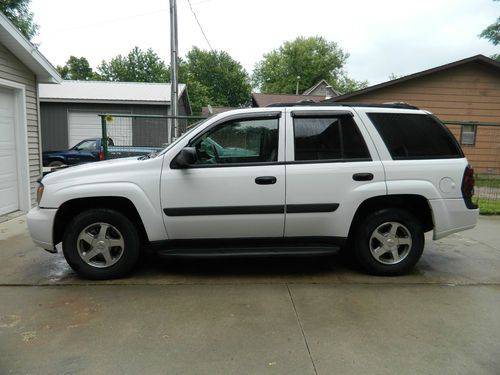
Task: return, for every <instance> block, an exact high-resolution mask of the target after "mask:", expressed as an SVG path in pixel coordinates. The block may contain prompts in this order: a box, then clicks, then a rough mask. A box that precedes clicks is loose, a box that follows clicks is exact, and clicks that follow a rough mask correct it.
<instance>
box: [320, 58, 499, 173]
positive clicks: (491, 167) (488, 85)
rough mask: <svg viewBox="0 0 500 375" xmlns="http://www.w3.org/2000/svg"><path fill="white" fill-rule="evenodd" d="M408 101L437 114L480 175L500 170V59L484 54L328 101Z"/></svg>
mask: <svg viewBox="0 0 500 375" xmlns="http://www.w3.org/2000/svg"><path fill="white" fill-rule="evenodd" d="M329 101H331V102H347V103H348V102H357V103H386V102H406V103H409V104H412V105H415V106H417V107H419V108H421V109H425V110H428V111H430V112H432V113H434V114H435V115H436V116H437V117H438V118H439V119H440V120H441V121H443V122H444V123H445V124H446V125H447V126H448V127H449V129H450V130H451V132H452V133H453V134H454V136H455V137H456V139H457V140H458V141H459V142H460V144H461V146H462V149H463V150H464V152H465V154H466V156H467V158H468V159H469V161H470V162H471V164H472V166H473V167H474V169H475V170H476V172H478V173H491V174H500V63H498V62H496V61H495V60H492V59H490V58H488V57H486V56H483V55H476V56H472V57H469V58H466V59H463V60H459V61H455V62H452V63H449V64H445V65H441V66H438V67H435V68H432V69H428V70H424V71H421V72H418V73H414V74H410V75H408V76H405V77H401V78H399V79H395V80H392V81H388V82H384V83H380V84H378V85H374V86H370V87H367V88H365V89H362V90H358V91H355V92H352V93H349V94H346V95H341V96H337V97H335V98H332V99H329Z"/></svg>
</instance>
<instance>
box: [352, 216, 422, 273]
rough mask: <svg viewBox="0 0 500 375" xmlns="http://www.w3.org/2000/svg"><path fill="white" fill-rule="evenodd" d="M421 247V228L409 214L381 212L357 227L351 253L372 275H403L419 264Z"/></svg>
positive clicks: (367, 218)
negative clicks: (353, 253)
mask: <svg viewBox="0 0 500 375" xmlns="http://www.w3.org/2000/svg"><path fill="white" fill-rule="evenodd" d="M424 243H425V239H424V232H423V230H422V225H421V224H420V222H419V221H418V220H417V219H416V218H415V217H414V216H413V215H412V214H411V213H409V212H408V211H405V210H401V209H397V208H392V209H383V210H380V211H376V212H373V213H372V214H370V215H368V216H367V217H366V219H364V220H363V221H362V222H361V223H360V225H359V226H358V229H357V231H356V235H355V239H354V252H355V255H356V258H357V260H358V262H359V264H360V265H361V266H362V267H363V268H364V269H365V270H366V271H368V272H369V273H371V274H374V275H381V276H394V275H402V274H405V273H407V272H408V271H410V270H411V269H412V268H413V266H414V265H415V264H416V263H417V262H418V260H419V259H420V257H421V256H422V252H423V250H424Z"/></svg>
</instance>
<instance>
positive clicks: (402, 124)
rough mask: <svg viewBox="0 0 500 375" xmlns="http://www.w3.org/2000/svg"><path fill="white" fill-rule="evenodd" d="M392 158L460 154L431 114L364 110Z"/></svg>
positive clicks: (458, 148) (455, 156)
mask: <svg viewBox="0 0 500 375" xmlns="http://www.w3.org/2000/svg"><path fill="white" fill-rule="evenodd" d="M367 115H368V117H369V118H370V120H371V121H372V123H373V124H374V125H375V128H376V129H377V131H378V132H379V134H380V136H381V137H382V139H383V141H384V142H385V145H386V146H387V148H388V150H389V152H390V154H391V156H392V158H393V159H394V160H411V159H441V158H462V157H463V153H462V150H461V149H460V146H459V145H458V143H457V141H456V140H455V138H454V137H453V135H452V134H451V132H450V131H449V130H448V128H446V126H444V125H443V124H442V123H441V122H439V121H438V120H437V119H436V118H435V117H433V116H431V115H426V114H413V113H368V114H367Z"/></svg>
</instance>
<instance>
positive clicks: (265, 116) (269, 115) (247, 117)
mask: <svg viewBox="0 0 500 375" xmlns="http://www.w3.org/2000/svg"><path fill="white" fill-rule="evenodd" d="M280 118H281V111H280V112H278V111H273V112H262V113H258V114H257V115H256V114H255V113H251V114H243V115H242V114H239V115H235V116H229V117H226V118H224V119H221V120H220V121H217V122H215V123H213V124H212V125H210V126H209V127H207V128H206V129H205V130H204V131H203V132H201V133H199V134H197V135H196V136H194V137H193V138H191V139H190V140H189V142H188V143H187V145H186V146H185V147H193V144H194V143H195V142H196V141H198V139H200V138H202V137H203V136H204V135H205V134H206V133H208V132H209V131H211V130H212V129H214V128H216V127H218V126H223V125H224V124H227V123H229V122H234V121H238V120H241V121H253V120H257V121H258V120H274V119H275V120H277V121H278V122H277V124H278V126H277V129H276V130H277V131H278V150H279V147H280V137H279V132H280V126H281V125H280ZM181 151H182V150H181ZM179 153H180V151H179ZM179 153H178V154H177V155H175V157H174V158H173V159H172V162H171V163H170V168H172V169H178V168H177V167H175V166H174V165H173V164H172V163H173V161H174V160H175V158H176V157H177V156H178V155H179ZM267 165H284V162H280V161H278V160H277V161H262V162H250V163H225V164H193V165H191V166H189V167H188V168H187V169H197V168H230V167H255V166H267Z"/></svg>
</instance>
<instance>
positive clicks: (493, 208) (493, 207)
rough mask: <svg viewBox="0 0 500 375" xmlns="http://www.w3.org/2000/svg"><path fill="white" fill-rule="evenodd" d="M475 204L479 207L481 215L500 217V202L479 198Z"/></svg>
mask: <svg viewBox="0 0 500 375" xmlns="http://www.w3.org/2000/svg"><path fill="white" fill-rule="evenodd" d="M474 202H475V203H477V204H478V205H479V213H480V214H481V215H500V200H498V199H497V200H495V199H487V198H479V199H477V200H474Z"/></svg>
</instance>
